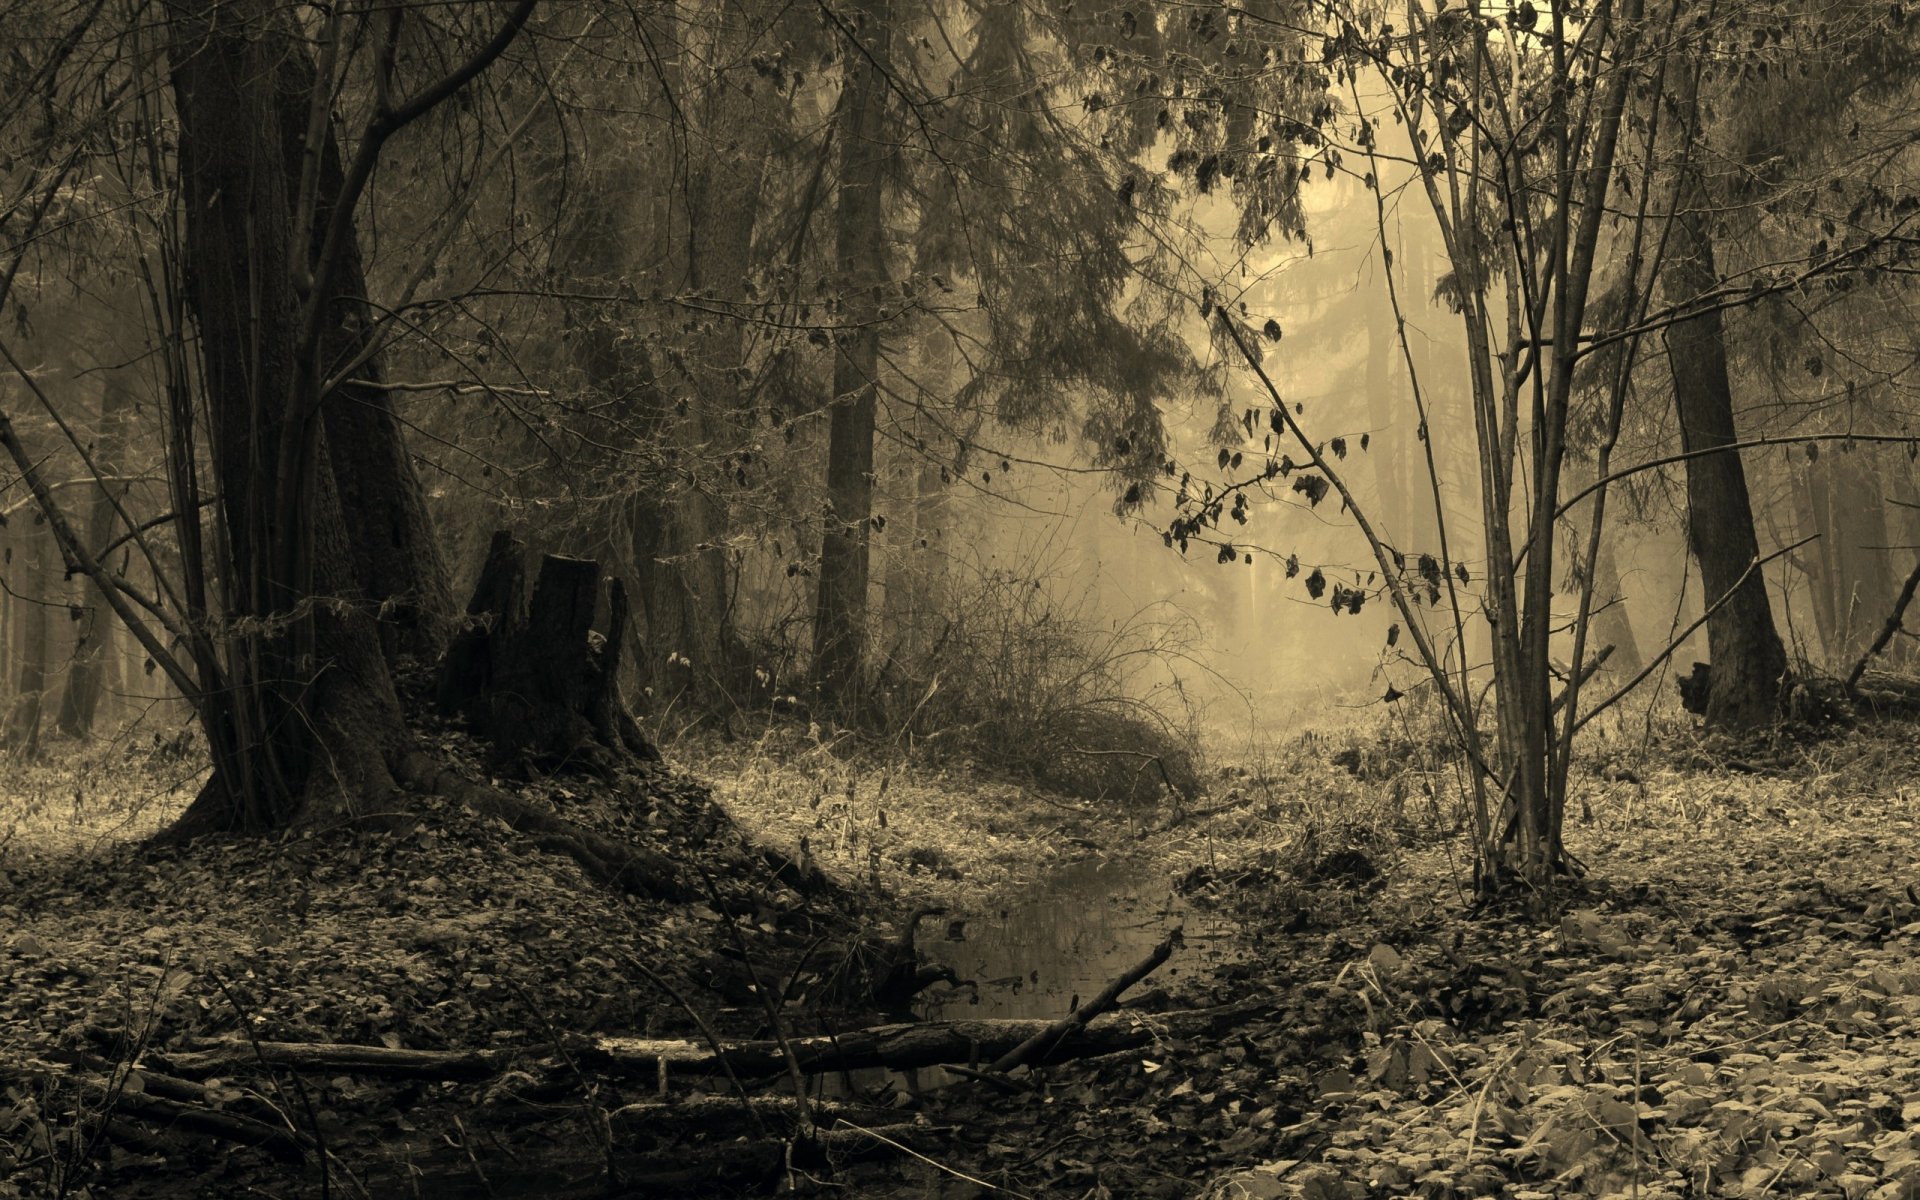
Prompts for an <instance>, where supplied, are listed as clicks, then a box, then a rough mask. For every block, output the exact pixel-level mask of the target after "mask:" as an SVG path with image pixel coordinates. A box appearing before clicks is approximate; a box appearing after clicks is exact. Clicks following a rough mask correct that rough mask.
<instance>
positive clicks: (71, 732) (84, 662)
mask: <svg viewBox="0 0 1920 1200" xmlns="http://www.w3.org/2000/svg"><path fill="white" fill-rule="evenodd" d="M132 408H133V394H132V390H131V381H129V380H128V379H127V378H126V377H125V373H124V372H120V371H115V372H113V373H111V374H109V375H108V376H107V381H106V385H105V386H104V387H103V388H102V389H101V392H100V417H99V421H98V423H97V424H96V426H95V430H94V440H93V446H94V451H93V461H94V465H95V466H96V467H98V468H99V469H100V471H101V472H102V473H104V474H105V475H106V476H107V480H106V481H97V482H96V483H95V484H94V489H93V498H92V500H91V502H90V503H89V504H88V506H87V526H86V538H87V547H88V551H89V553H91V554H92V556H93V557H94V559H95V560H96V561H101V562H106V561H107V560H108V558H109V556H110V555H111V554H112V552H113V549H114V547H115V545H116V544H117V543H121V542H122V541H123V539H122V538H121V536H120V534H121V529H122V525H121V521H120V517H119V511H118V508H117V506H116V505H115V504H114V489H116V488H117V489H118V490H119V492H120V493H121V494H122V495H124V494H125V493H126V491H127V487H126V485H125V484H124V483H116V482H113V480H114V479H115V477H117V476H119V475H120V473H121V469H122V464H123V463H124V461H125V455H126V447H127V427H128V424H129V423H130V422H131V421H132V419H133V412H132ZM121 557H122V560H123V563H124V559H125V558H126V556H125V555H124V554H123V555H122V556H121ZM119 569H120V571H121V573H123V574H124V573H125V567H124V565H122V566H121V567H120V568H119ZM81 583H82V587H83V590H82V591H81V592H80V596H81V597H83V598H81V599H76V601H75V604H76V605H77V607H78V617H77V619H76V621H75V627H74V647H73V659H72V661H71V663H70V664H69V665H68V668H67V686H66V688H65V689H64V690H62V692H61V693H60V713H59V716H58V718H57V719H56V721H55V725H56V727H57V728H58V729H59V730H60V732H61V733H63V734H66V735H67V736H68V737H75V738H84V737H88V736H90V735H91V734H92V733H93V728H94V718H95V716H96V715H97V714H98V712H99V709H100V700H101V698H102V696H103V695H104V694H105V691H106V666H107V663H106V655H107V653H108V648H109V646H110V645H111V634H112V630H111V627H110V624H109V622H110V621H111V620H112V609H111V608H110V607H109V606H108V602H107V599H106V597H104V596H102V595H101V594H100V591H99V585H98V584H96V583H94V582H93V581H92V580H82V581H81Z"/></svg>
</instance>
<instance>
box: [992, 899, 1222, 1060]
mask: <svg viewBox="0 0 1920 1200" xmlns="http://www.w3.org/2000/svg"><path fill="white" fill-rule="evenodd" d="M1184 928H1185V927H1184V926H1180V925H1175V926H1174V927H1173V929H1172V930H1170V931H1169V932H1168V933H1167V936H1166V937H1163V938H1161V939H1160V944H1159V945H1157V946H1155V947H1154V948H1153V950H1152V951H1151V952H1150V953H1149V954H1148V955H1147V956H1146V957H1145V958H1143V959H1141V960H1140V961H1139V962H1137V963H1135V964H1134V965H1133V966H1131V967H1128V968H1127V969H1126V970H1125V971H1123V972H1121V973H1120V975H1119V976H1118V977H1117V978H1115V979H1114V981H1113V982H1111V983H1109V984H1108V985H1107V986H1106V987H1104V988H1102V989H1101V990H1100V994H1099V995H1097V996H1095V997H1094V998H1093V999H1091V1000H1089V1001H1087V1002H1086V1003H1085V1004H1082V1005H1081V1006H1080V1007H1079V1008H1076V1009H1074V1010H1073V1011H1072V1012H1070V1013H1068V1014H1067V1015H1066V1016H1064V1017H1062V1018H1061V1019H1060V1020H1058V1021H1055V1022H1054V1023H1053V1024H1051V1025H1049V1026H1047V1027H1046V1028H1045V1029H1042V1030H1040V1031H1039V1032H1038V1033H1036V1034H1034V1035H1033V1036H1032V1037H1030V1038H1028V1039H1026V1040H1025V1041H1023V1042H1021V1043H1020V1044H1019V1045H1017V1046H1015V1047H1014V1048H1013V1049H1011V1050H1009V1051H1007V1052H1006V1053H1005V1054H1002V1055H1001V1056H1000V1057H999V1058H997V1059H995V1060H994V1063H993V1068H992V1069H993V1070H995V1071H997V1072H999V1073H1000V1074H1002V1075H1005V1074H1006V1073H1007V1072H1009V1071H1011V1070H1013V1069H1014V1068H1015V1067H1019V1066H1025V1065H1027V1064H1028V1063H1031V1062H1033V1061H1034V1060H1035V1059H1038V1058H1040V1057H1041V1056H1042V1055H1045V1054H1047V1053H1049V1052H1050V1051H1051V1050H1052V1049H1053V1048H1054V1047H1055V1046H1058V1045H1059V1044H1060V1043H1062V1042H1064V1041H1065V1040H1066V1039H1068V1038H1070V1037H1072V1036H1073V1035H1074V1034H1077V1033H1080V1032H1082V1031H1083V1030H1085V1029H1086V1028H1087V1022H1089V1021H1091V1020H1093V1019H1094V1018H1095V1017H1098V1016H1099V1015H1100V1014H1101V1013H1104V1012H1106V1011H1107V1010H1108V1009H1110V1008H1112V1007H1113V1006H1114V1003H1115V1002H1116V1001H1118V1000H1119V999H1120V993H1121V992H1124V991H1126V990H1127V989H1128V988H1130V987H1132V986H1133V985H1134V984H1136V983H1139V982H1140V981H1141V980H1142V979H1145V978H1146V977H1147V976H1149V975H1151V974H1153V972H1154V970H1155V969H1156V968H1158V967H1159V966H1160V964H1161V963H1163V962H1166V961H1167V958H1168V956H1170V955H1171V954H1172V953H1173V948H1174V947H1175V946H1177V945H1179V944H1180V936H1181V933H1182V931H1183V929H1184Z"/></svg>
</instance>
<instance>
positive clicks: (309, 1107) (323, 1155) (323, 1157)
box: [207, 971, 333, 1200]
mask: <svg viewBox="0 0 1920 1200" xmlns="http://www.w3.org/2000/svg"><path fill="white" fill-rule="evenodd" d="M207 976H208V978H210V979H212V980H213V985H214V986H215V987H217V988H219V989H220V994H221V995H222V996H225V997H226V999H227V1003H228V1004H229V1005H231V1006H232V1007H233V1013H234V1015H235V1016H236V1017H239V1018H240V1032H241V1033H242V1034H243V1035H245V1037H246V1039H247V1045H249V1046H251V1047H253V1056H254V1059H255V1060H256V1061H257V1062H259V1064H260V1069H261V1070H262V1071H265V1072H266V1073H267V1082H269V1083H271V1084H272V1085H273V1090H274V1091H276V1092H279V1093H280V1099H281V1102H282V1103H285V1101H286V1098H287V1096H286V1092H285V1091H283V1090H282V1089H281V1087H280V1076H279V1075H278V1074H277V1073H275V1071H274V1069H273V1068H272V1067H271V1066H269V1065H268V1064H267V1056H266V1054H265V1053H263V1052H262V1051H261V1049H260V1039H259V1038H257V1037H255V1036H254V1033H253V1027H252V1023H251V1022H250V1021H249V1020H248V1019H247V1010H246V1007H245V1006H244V1005H242V1004H241V1003H240V998H239V997H238V996H236V995H234V994H233V989H232V988H230V987H228V986H227V980H226V977H225V976H223V975H221V974H220V973H219V972H217V971H209V972H208V973H207ZM287 1074H288V1076H289V1077H291V1078H292V1080H293V1091H294V1094H295V1095H296V1096H298V1097H299V1098H300V1109H301V1111H302V1112H303V1113H305V1114H306V1118H307V1128H308V1129H309V1130H311V1131H312V1135H313V1148H314V1150H315V1151H316V1152H317V1153H318V1157H319V1159H320V1200H328V1198H329V1197H330V1196H332V1194H333V1156H332V1155H331V1154H329V1153H328V1152H327V1132H326V1130H324V1129H322V1128H320V1117H319V1115H318V1114H317V1113H315V1112H314V1110H313V1097H312V1096H310V1095H308V1094H307V1085H306V1083H305V1082H304V1081H303V1080H302V1079H301V1078H300V1073H299V1072H298V1071H292V1070H289V1071H288V1072H287Z"/></svg>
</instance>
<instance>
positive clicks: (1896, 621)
mask: <svg viewBox="0 0 1920 1200" xmlns="http://www.w3.org/2000/svg"><path fill="white" fill-rule="evenodd" d="M1915 588H1920V563H1915V564H1914V565H1913V570H1912V571H1911V572H1910V573H1909V574H1908V575H1907V582H1906V584H1905V585H1904V586H1902V587H1901V589H1900V598H1899V599H1898V600H1895V601H1894V602H1893V611H1892V612H1890V613H1888V614H1887V621H1886V624H1884V625H1882V626H1881V627H1880V633H1879V636H1877V637H1875V638H1874V639H1873V645H1871V646H1868V647H1867V652H1866V653H1865V654H1862V655H1861V656H1860V661H1859V662H1857V663H1854V664H1853V670H1851V671H1848V672H1847V695H1849V696H1852V695H1853V694H1854V689H1855V688H1857V687H1859V686H1860V677H1861V676H1862V675H1865V674H1866V673H1867V664H1868V663H1870V662H1872V661H1873V660H1874V656H1876V655H1878V654H1879V653H1880V652H1881V651H1882V650H1885V649H1886V648H1887V643H1888V642H1891V641H1892V640H1893V635H1894V634H1896V633H1899V632H1900V623H1901V618H1903V617H1905V616H1906V613H1907V605H1909V604H1911V603H1913V592H1914V589H1915Z"/></svg>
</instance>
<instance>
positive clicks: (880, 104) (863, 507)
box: [813, 0, 892, 712]
mask: <svg viewBox="0 0 1920 1200" xmlns="http://www.w3.org/2000/svg"><path fill="white" fill-rule="evenodd" d="M891 7H892V6H891V3H890V0H863V2H862V3H860V4H858V5H857V6H855V8H854V10H853V11H854V13H855V14H856V15H855V18H854V20H855V27H854V34H853V35H854V36H856V37H859V38H861V39H862V40H863V42H864V43H866V44H865V46H864V49H865V51H866V52H865V53H863V52H862V50H861V49H856V48H855V47H852V46H847V47H843V48H842V54H841V73H842V79H843V80H844V82H843V83H842V85H841V89H842V94H841V99H840V113H839V141H840V188H839V199H838V202H837V206H836V211H835V222H834V227H835V234H836V238H837V245H836V248H835V251H834V253H835V258H836V260H837V263H838V266H839V273H840V286H841V288H842V293H843V303H842V305H841V313H842V316H841V324H842V326H843V328H842V330H841V332H840V334H839V335H838V337H837V338H836V339H835V340H836V345H837V347H838V350H839V354H838V357H837V358H836V359H835V360H834V369H833V392H834V396H833V403H832V405H831V418H830V422H829V427H828V433H827V511H826V515H825V519H824V521H823V523H822V529H821V539H820V590H819V596H818V604H817V606H816V608H815V617H814V631H813V670H814V678H815V681H816V683H817V684H818V686H819V688H820V691H821V694H822V696H823V698H824V699H825V700H826V701H827V703H828V704H829V705H833V706H838V707H839V708H840V709H841V710H842V711H843V712H852V711H853V710H854V709H855V708H856V707H857V706H858V703H859V695H858V692H859V687H860V683H861V676H862V670H863V668H862V662H863V659H864V655H865V648H866V624H867V569H868V537H869V533H870V525H869V520H870V518H871V517H872V511H873V428H874V410H875V392H876V387H875V384H876V381H877V377H878V373H879V369H880V326H879V315H880V304H879V289H880V285H881V284H882V283H883V282H884V280H885V277H886V242H885V237H886V225H885V208H884V204H883V201H884V194H883V190H884V186H885V177H886V163H887V161H888V158H889V153H890V152H889V151H888V149H887V147H886V144H885V139H884V138H883V136H882V134H883V129H882V125H883V122H884V118H885V115H886V96H887V93H886V85H885V81H884V80H883V79H882V78H881V75H880V70H879V69H878V68H877V67H876V66H875V65H874V64H875V63H876V62H884V61H885V60H886V56H887V43H888V40H889V35H890V33H891V23H892V13H891Z"/></svg>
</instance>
